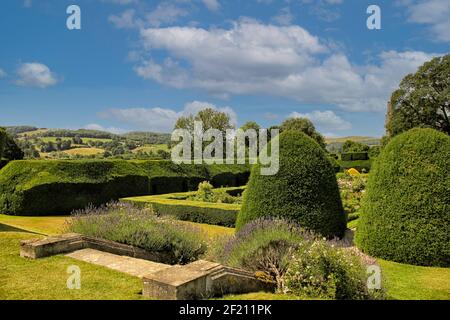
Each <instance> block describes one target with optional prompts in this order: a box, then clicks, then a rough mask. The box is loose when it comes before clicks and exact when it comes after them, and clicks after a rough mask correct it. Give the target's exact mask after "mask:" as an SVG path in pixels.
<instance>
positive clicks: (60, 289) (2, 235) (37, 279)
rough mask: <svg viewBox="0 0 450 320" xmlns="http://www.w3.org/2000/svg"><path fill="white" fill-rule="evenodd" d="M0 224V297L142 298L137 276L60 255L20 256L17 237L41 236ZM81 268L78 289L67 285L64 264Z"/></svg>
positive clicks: (15, 298) (26, 298)
mask: <svg viewBox="0 0 450 320" xmlns="http://www.w3.org/2000/svg"><path fill="white" fill-rule="evenodd" d="M18 231H20V230H15V229H13V228H12V227H9V226H6V225H3V224H0V248H1V250H0V261H1V263H0V300H9V299H14V300H44V299H45V300H47V299H48V300H110V299H113V300H116V299H117V300H135V299H142V295H141V290H142V283H141V280H140V279H139V278H137V277H132V276H128V275H126V274H123V273H120V272H117V271H114V270H110V269H107V268H104V267H100V266H96V265H92V264H89V263H85V262H82V261H78V260H74V259H71V258H68V257H66V256H63V255H58V256H53V257H49V258H44V259H38V260H29V259H24V258H21V257H20V256H19V240H22V239H30V238H37V237H40V236H39V235H36V234H31V233H28V232H18ZM71 265H76V266H78V267H79V268H80V270H81V289H80V290H70V289H68V288H67V284H66V283H67V279H68V277H69V274H68V273H67V268H68V267H69V266H71Z"/></svg>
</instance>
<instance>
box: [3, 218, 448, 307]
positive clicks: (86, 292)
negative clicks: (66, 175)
mask: <svg viewBox="0 0 450 320" xmlns="http://www.w3.org/2000/svg"><path fill="white" fill-rule="evenodd" d="M67 219H68V217H66V216H57V217H16V216H6V215H0V248H1V249H0V300H1V299H139V298H140V297H141V296H140V294H139V293H140V290H141V287H142V285H141V282H140V280H139V279H138V278H134V277H131V276H127V275H124V274H122V273H119V272H116V271H113V270H109V269H106V268H102V267H98V266H94V265H91V264H88V263H82V262H80V261H76V260H72V259H70V258H68V257H65V256H54V257H50V258H45V259H39V260H36V261H30V260H26V259H22V258H20V257H19V240H20V239H29V238H35V237H40V236H42V235H44V234H49V235H54V234H58V233H61V232H63V230H64V225H65V222H66V220H67ZM186 223H189V222H186ZM190 224H192V223H190ZM194 225H196V226H197V227H199V228H200V229H202V230H203V231H204V232H205V235H206V237H207V239H208V240H209V241H213V240H214V239H215V238H216V239H217V237H219V238H220V237H226V236H230V235H232V234H233V233H234V229H231V228H225V227H219V226H211V225H205V224H194ZM40 234H41V235H40ZM378 261H379V264H380V266H381V268H382V271H383V276H384V282H385V286H386V289H387V292H388V296H389V298H390V299H402V300H405V299H417V300H427V299H436V300H450V268H430V267H418V266H412V265H407V264H400V263H395V262H391V261H384V260H378ZM70 264H76V265H79V266H80V267H81V268H82V274H83V275H82V290H80V291H77V290H68V289H66V285H65V281H66V279H67V274H66V269H67V266H69V265H70ZM225 299H244V300H259V299H268V300H272V299H274V300H276V299H295V297H287V296H283V295H276V294H268V293H252V294H246V295H236V296H234V295H233V296H227V297H225Z"/></svg>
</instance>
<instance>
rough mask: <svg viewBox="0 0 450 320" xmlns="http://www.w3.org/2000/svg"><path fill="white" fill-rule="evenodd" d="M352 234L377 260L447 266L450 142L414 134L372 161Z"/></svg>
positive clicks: (434, 134) (441, 137)
mask: <svg viewBox="0 0 450 320" xmlns="http://www.w3.org/2000/svg"><path fill="white" fill-rule="evenodd" d="M361 212H362V214H361V217H360V219H359V223H358V229H357V233H356V243H357V245H358V246H359V247H360V248H361V249H362V250H363V251H364V252H366V253H369V254H371V255H373V256H375V257H380V258H383V259H387V260H393V261H397V262H401V263H409V264H414V265H424V266H443V267H449V266H450V137H449V136H447V135H445V134H444V133H440V132H438V131H435V130H432V129H413V130H410V131H408V132H406V133H403V134H401V135H399V136H397V137H395V138H394V139H392V140H391V142H390V143H389V144H388V145H387V146H386V147H385V148H384V149H383V151H382V152H381V154H380V156H378V158H377V159H376V160H375V163H374V165H373V169H372V173H371V175H370V176H369V181H368V184H367V191H366V196H365V198H364V201H363V206H362V210H361Z"/></svg>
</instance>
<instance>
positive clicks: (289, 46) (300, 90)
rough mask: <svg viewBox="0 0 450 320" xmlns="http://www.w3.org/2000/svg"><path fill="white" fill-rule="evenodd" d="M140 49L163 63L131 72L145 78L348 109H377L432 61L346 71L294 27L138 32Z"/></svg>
mask: <svg viewBox="0 0 450 320" xmlns="http://www.w3.org/2000/svg"><path fill="white" fill-rule="evenodd" d="M141 39H142V40H141V41H142V45H143V50H147V51H149V52H153V51H154V50H164V51H165V52H167V56H168V57H167V58H165V59H164V60H163V61H160V62H158V61H155V60H147V61H144V62H143V63H142V64H140V65H137V66H136V67H135V71H136V73H137V74H138V75H139V76H141V77H142V78H145V79H150V80H153V81H156V82H159V83H161V84H165V85H168V86H172V87H176V88H200V89H203V90H206V91H207V92H209V93H210V94H212V95H215V96H227V95H232V94H235V95H236V94H270V95H274V96H281V97H287V98H292V99H295V100H297V101H300V102H304V103H318V104H319V103H320V104H331V105H336V106H338V107H340V108H342V109H345V110H350V111H384V110H385V108H386V102H387V100H388V98H389V95H390V93H391V92H392V91H393V90H394V89H395V88H396V87H397V86H398V84H399V82H400V80H401V79H402V78H403V77H404V76H405V75H406V74H408V73H411V72H414V71H416V69H417V68H418V67H419V66H420V65H421V64H423V63H424V62H425V61H427V60H430V59H431V58H432V57H433V55H432V54H427V53H424V52H413V51H411V52H396V51H389V52H382V53H381V54H380V55H379V56H378V61H379V62H378V63H377V64H369V65H362V66H360V65H353V64H351V63H350V62H349V60H348V58H347V57H346V56H345V55H344V54H341V53H338V52H334V51H335V50H336V49H335V48H334V47H332V46H329V47H327V45H326V44H324V43H322V42H321V41H320V40H319V38H317V37H315V36H313V35H311V34H310V33H309V32H308V31H306V30H305V29H303V28H301V27H299V26H274V25H263V24H261V23H259V22H256V21H251V20H241V21H239V22H235V23H234V24H233V26H232V27H231V28H230V29H218V28H212V29H209V30H207V29H202V28H193V27H170V28H148V29H143V30H141Z"/></svg>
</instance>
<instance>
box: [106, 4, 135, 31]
mask: <svg viewBox="0 0 450 320" xmlns="http://www.w3.org/2000/svg"><path fill="white" fill-rule="evenodd" d="M108 20H109V21H110V22H111V23H112V24H114V26H115V27H116V28H119V29H127V28H136V27H139V25H140V23H139V21H137V20H136V19H135V10H133V9H129V10H125V11H124V12H122V13H121V14H120V15H110V16H109V17H108Z"/></svg>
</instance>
